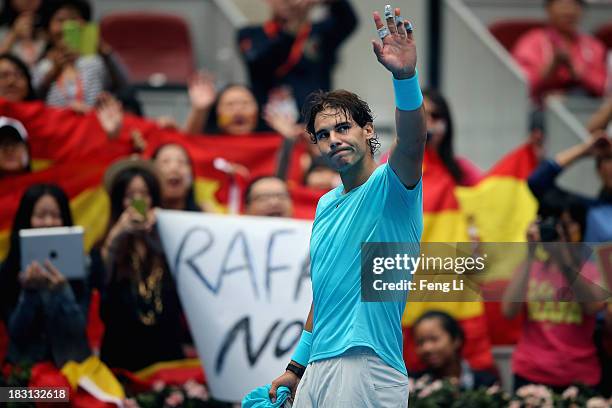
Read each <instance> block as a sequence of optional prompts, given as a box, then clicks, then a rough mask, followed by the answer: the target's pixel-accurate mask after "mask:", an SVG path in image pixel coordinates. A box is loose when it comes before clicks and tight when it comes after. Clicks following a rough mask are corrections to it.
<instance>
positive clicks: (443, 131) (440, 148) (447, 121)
mask: <svg viewBox="0 0 612 408" xmlns="http://www.w3.org/2000/svg"><path fill="white" fill-rule="evenodd" d="M423 106H424V107H425V114H426V118H427V146H426V147H427V149H426V152H425V159H424V166H425V168H427V167H428V166H429V165H432V164H433V163H432V162H438V163H440V164H441V165H442V166H443V167H444V168H445V170H446V171H447V172H448V173H449V174H450V176H451V177H452V178H453V180H454V181H455V183H456V184H458V185H460V186H465V187H471V186H474V185H476V184H477V183H478V182H479V181H480V180H481V179H482V177H483V175H482V171H481V170H480V169H479V168H478V167H476V165H474V164H473V163H472V162H470V161H469V160H468V159H466V158H463V157H459V156H456V155H455V149H454V146H453V140H454V138H455V128H454V123H453V118H452V115H451V111H450V107H449V105H448V102H447V101H446V98H444V96H442V94H441V93H439V92H438V91H436V90H433V89H429V90H425V91H424V92H423ZM388 157H389V153H387V154H385V155H384V156H383V157H382V159H381V161H383V162H386V161H387V158H388Z"/></svg>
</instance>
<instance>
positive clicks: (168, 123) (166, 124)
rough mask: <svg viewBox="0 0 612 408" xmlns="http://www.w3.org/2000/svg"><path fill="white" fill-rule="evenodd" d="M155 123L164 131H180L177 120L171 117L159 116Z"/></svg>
mask: <svg viewBox="0 0 612 408" xmlns="http://www.w3.org/2000/svg"><path fill="white" fill-rule="evenodd" d="M155 122H156V123H157V126H159V127H160V128H162V129H178V128H179V124H178V123H177V121H176V119H174V118H173V117H172V116H170V115H163V116H159V117H157V118H156V119H155Z"/></svg>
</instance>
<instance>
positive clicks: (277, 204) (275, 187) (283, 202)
mask: <svg viewBox="0 0 612 408" xmlns="http://www.w3.org/2000/svg"><path fill="white" fill-rule="evenodd" d="M246 213H247V214H248V215H258V216H263V217H291V215H292V214H293V208H292V205H291V197H290V196H289V191H287V185H286V184H285V183H284V182H283V181H282V180H279V179H277V178H274V177H269V178H263V179H261V180H259V181H257V182H256V183H255V184H254V185H253V186H252V187H251V192H250V193H249V202H248V204H247V206H246Z"/></svg>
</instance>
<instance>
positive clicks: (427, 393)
mask: <svg viewBox="0 0 612 408" xmlns="http://www.w3.org/2000/svg"><path fill="white" fill-rule="evenodd" d="M409 387H410V399H409V402H408V406H409V407H410V408H434V407H437V408H445V407H448V408H472V407H480V408H501V407H509V408H583V407H584V408H612V398H611V399H610V400H606V399H604V398H603V397H601V396H599V395H598V394H597V393H596V392H595V391H593V390H592V389H590V388H589V387H586V386H584V385H580V384H576V385H572V386H570V387H569V388H567V389H566V390H565V391H563V393H561V394H555V393H554V392H552V390H550V389H549V388H547V387H545V386H542V385H526V386H524V387H521V388H519V389H518V390H517V391H516V393H515V394H514V395H509V394H508V393H506V392H504V391H502V390H501V388H500V387H499V386H497V385H494V386H492V387H489V388H484V387H483V388H479V389H477V390H471V391H463V390H461V389H460V388H459V387H458V385H457V382H456V381H450V380H444V381H441V380H433V379H432V378H431V377H429V376H423V377H421V378H419V379H418V380H417V381H413V380H410V383H409Z"/></svg>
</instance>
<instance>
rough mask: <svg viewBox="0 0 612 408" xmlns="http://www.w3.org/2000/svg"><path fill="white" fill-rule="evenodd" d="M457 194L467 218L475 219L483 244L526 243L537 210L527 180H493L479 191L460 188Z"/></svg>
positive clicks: (510, 178)
mask: <svg viewBox="0 0 612 408" xmlns="http://www.w3.org/2000/svg"><path fill="white" fill-rule="evenodd" d="M455 194H456V195H457V199H458V200H459V203H460V206H461V209H462V210H463V212H464V213H465V214H466V217H469V216H472V217H474V221H475V224H476V226H477V228H478V233H479V235H480V239H481V241H483V242H525V232H526V231H527V227H528V226H529V223H531V222H532V221H533V220H534V219H535V216H536V213H537V210H538V204H537V201H536V199H535V198H534V197H533V195H532V194H531V191H529V187H528V186H527V182H526V181H525V180H519V179H516V178H512V177H500V176H492V177H489V178H487V179H485V180H483V181H482V182H480V183H479V184H478V185H477V186H476V187H457V188H456V189H455Z"/></svg>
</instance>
